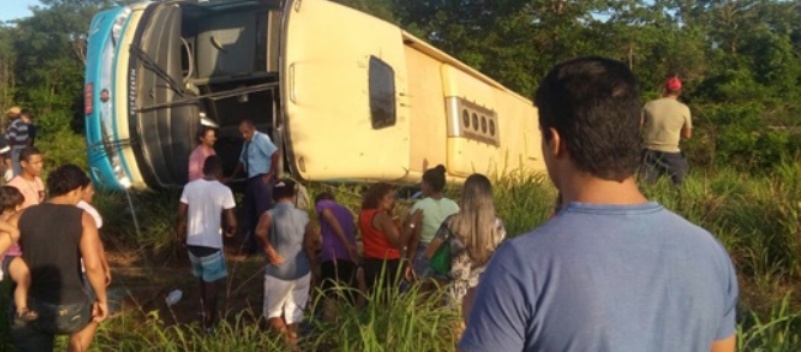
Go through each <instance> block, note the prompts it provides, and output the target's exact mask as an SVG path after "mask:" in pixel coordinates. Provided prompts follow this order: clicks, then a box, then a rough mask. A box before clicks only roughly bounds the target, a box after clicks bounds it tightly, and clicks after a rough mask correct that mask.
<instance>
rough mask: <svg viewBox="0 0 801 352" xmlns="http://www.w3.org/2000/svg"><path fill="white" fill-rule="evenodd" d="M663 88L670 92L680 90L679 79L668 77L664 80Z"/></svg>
mask: <svg viewBox="0 0 801 352" xmlns="http://www.w3.org/2000/svg"><path fill="white" fill-rule="evenodd" d="M665 89H666V90H668V91H671V92H676V91H680V90H681V80H679V77H677V76H673V77H670V78H668V80H667V82H665Z"/></svg>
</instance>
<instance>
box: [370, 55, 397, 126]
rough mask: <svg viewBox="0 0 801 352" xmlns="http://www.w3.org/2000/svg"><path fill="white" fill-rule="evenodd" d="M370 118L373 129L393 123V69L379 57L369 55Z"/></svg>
mask: <svg viewBox="0 0 801 352" xmlns="http://www.w3.org/2000/svg"><path fill="white" fill-rule="evenodd" d="M369 76H370V120H371V121H372V125H373V129H376V130H377V129H381V128H385V127H390V126H393V125H395V121H396V119H397V114H396V113H397V112H396V109H395V70H393V69H392V66H390V65H389V64H387V63H386V62H384V61H382V60H381V59H379V58H377V57H375V56H370V71H369Z"/></svg>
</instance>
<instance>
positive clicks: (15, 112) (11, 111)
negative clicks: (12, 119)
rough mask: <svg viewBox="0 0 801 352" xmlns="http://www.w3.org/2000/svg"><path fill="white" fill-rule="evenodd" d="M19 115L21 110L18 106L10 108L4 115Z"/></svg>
mask: <svg viewBox="0 0 801 352" xmlns="http://www.w3.org/2000/svg"><path fill="white" fill-rule="evenodd" d="M20 113H22V109H20V108H19V106H12V107H11V109H8V111H6V115H19V114H20Z"/></svg>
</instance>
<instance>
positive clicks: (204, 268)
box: [189, 250, 228, 282]
mask: <svg viewBox="0 0 801 352" xmlns="http://www.w3.org/2000/svg"><path fill="white" fill-rule="evenodd" d="M189 262H190V263H191V264H192V275H194V276H195V277H196V278H198V279H202V280H203V281H204V282H216V281H218V280H220V279H223V278H225V277H226V276H227V275H228V272H227V271H226V268H225V257H223V254H222V250H220V251H217V252H215V253H213V254H210V255H207V256H204V257H196V256H195V255H194V254H192V252H189Z"/></svg>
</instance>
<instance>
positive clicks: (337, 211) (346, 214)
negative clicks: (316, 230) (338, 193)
mask: <svg viewBox="0 0 801 352" xmlns="http://www.w3.org/2000/svg"><path fill="white" fill-rule="evenodd" d="M325 209H328V210H330V211H331V213H333V214H334V217H335V218H336V219H337V221H338V222H339V226H341V227H342V231H344V232H345V237H346V238H347V239H348V242H350V244H351V245H352V246H356V236H355V233H356V226H355V224H354V223H353V214H351V212H350V210H348V208H346V207H345V206H343V205H341V204H337V203H336V202H334V201H332V200H322V201H320V202H318V203H317V206H316V210H317V216H318V217H319V218H320V232H321V233H322V237H323V246H322V251H320V259H321V260H322V261H324V262H325V261H330V260H334V259H343V260H350V257H349V256H348V251H347V250H346V249H345V245H344V244H343V243H342V241H341V240H340V239H339V236H337V234H336V232H334V229H333V228H332V227H331V225H330V224H328V221H325V219H324V218H323V210H325Z"/></svg>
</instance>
